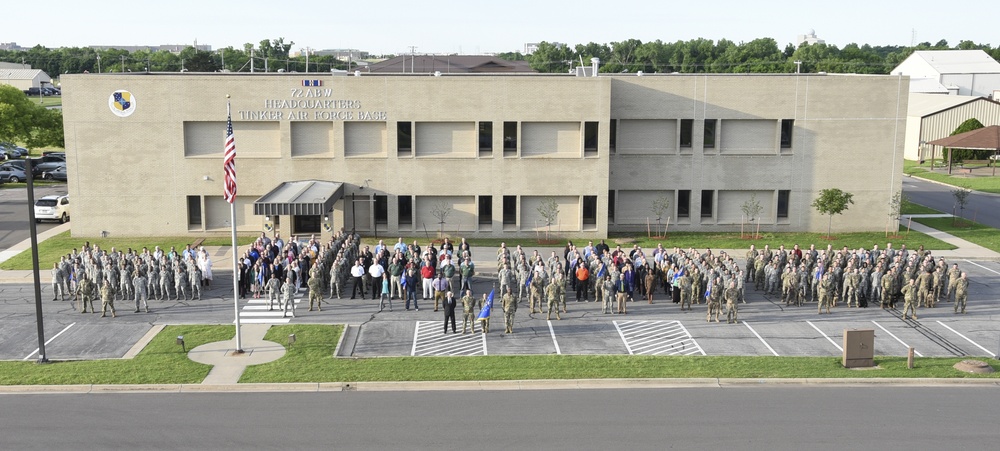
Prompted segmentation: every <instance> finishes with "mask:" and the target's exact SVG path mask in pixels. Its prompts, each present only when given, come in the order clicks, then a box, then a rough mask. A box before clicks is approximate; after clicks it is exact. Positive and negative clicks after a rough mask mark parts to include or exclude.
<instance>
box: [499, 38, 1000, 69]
mask: <svg viewBox="0 0 1000 451" xmlns="http://www.w3.org/2000/svg"><path fill="white" fill-rule="evenodd" d="M976 49H980V50H983V51H985V52H986V53H987V54H989V55H990V56H992V57H993V59H995V60H1000V46H998V47H991V46H990V45H989V44H976V43H974V42H972V41H961V42H960V43H958V45H955V46H950V45H949V44H948V41H946V40H943V39H942V40H940V41H938V42H937V43H935V44H931V43H930V42H922V43H920V44H918V45H916V46H872V45H868V44H864V45H858V44H854V43H852V44H847V45H845V46H844V47H843V48H838V47H837V46H836V45H831V44H813V45H810V44H802V45H800V46H798V47H796V46H794V45H792V44H788V45H786V46H785V47H784V49H782V48H780V47H779V45H778V43H777V41H775V40H774V39H772V38H759V39H754V40H752V41H750V42H741V43H738V44H737V43H735V42H733V41H730V40H728V39H720V40H719V41H712V40H711V39H703V38H698V39H691V40H688V41H676V42H663V41H661V40H655V41H650V42H642V41H640V40H638V39H628V40H624V41H617V42H611V43H606V44H598V43H595V42H590V43H587V44H576V45H574V46H570V45H564V44H554V43H550V42H542V43H540V44H539V45H538V50H537V51H535V52H534V53H532V54H530V55H523V54H521V53H520V52H511V53H502V54H500V55H498V56H499V57H501V58H503V59H507V60H517V61H527V62H528V63H529V64H530V65H531V67H532V68H533V69H535V70H537V71H539V72H554V73H559V72H566V71H569V70H570V69H571V68H572V67H576V66H580V65H581V64H582V65H584V66H589V65H590V59H591V58H600V60H601V67H600V72H605V73H619V72H623V73H627V72H631V73H634V72H638V71H643V72H645V73H672V72H681V73H788V72H795V71H796V69H798V70H799V71H801V72H830V73H858V74H888V73H889V71H891V70H892V69H893V68H895V67H896V66H897V65H899V63H901V62H903V60H905V59H906V58H907V57H909V56H910V54H912V53H913V52H914V51H915V50H976ZM796 61H798V62H800V66H799V67H798V68H797V67H796V63H795V62H796Z"/></svg>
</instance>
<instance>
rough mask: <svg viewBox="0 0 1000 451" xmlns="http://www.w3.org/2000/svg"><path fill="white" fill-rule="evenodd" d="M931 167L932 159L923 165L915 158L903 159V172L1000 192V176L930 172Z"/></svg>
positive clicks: (971, 187) (956, 184) (957, 184)
mask: <svg viewBox="0 0 1000 451" xmlns="http://www.w3.org/2000/svg"><path fill="white" fill-rule="evenodd" d="M928 168H930V161H929V160H928V161H927V162H925V163H924V164H923V165H921V164H920V163H919V162H917V161H913V160H903V173H904V174H908V175H912V176H914V177H920V178H924V179H927V180H934V181H937V182H942V183H947V184H949V185H954V186H962V187H965V188H968V189H971V190H973V191H983V192H986V193H1000V176H997V177H968V176H963V175H959V174H958V172H961V171H954V170H953V171H952V175H948V174H942V173H937V172H928Z"/></svg>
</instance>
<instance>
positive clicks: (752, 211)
mask: <svg viewBox="0 0 1000 451" xmlns="http://www.w3.org/2000/svg"><path fill="white" fill-rule="evenodd" d="M740 210H743V215H744V216H746V217H747V220H748V221H750V226H751V227H753V221H754V219H759V218H760V213H761V212H762V211H764V207H762V206H761V205H760V201H759V200H757V193H753V194H750V198H749V199H747V201H746V202H743V205H742V206H740ZM758 235H760V221H757V232H756V233H754V239H757V238H758Z"/></svg>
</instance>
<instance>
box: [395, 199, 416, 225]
mask: <svg viewBox="0 0 1000 451" xmlns="http://www.w3.org/2000/svg"><path fill="white" fill-rule="evenodd" d="M396 213H397V214H398V215H399V225H413V198H412V197H410V196H399V197H397V198H396Z"/></svg>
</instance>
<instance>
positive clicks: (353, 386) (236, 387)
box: [0, 378, 1000, 394]
mask: <svg viewBox="0 0 1000 451" xmlns="http://www.w3.org/2000/svg"><path fill="white" fill-rule="evenodd" d="M786 386H800V387H805V386H810V387H990V386H995V387H1000V379H996V378H951V379H930V378H914V379H908V378H886V379H882V378H872V379H867V378H831V379H815V378H801V379H795V378H792V379H716V378H695V379H573V380H514V381H420V382H413V381H411V382H406V381H404V382H307V383H262V384H210V385H203V384H132V385H106V384H91V385H87V384H83V385H3V386H0V394H43V393H44V394H53V393H65V394H91V393H279V392H280V393H291V392H303V393H316V392H341V391H359V392H402V391H532V390H614V389H637V388H638V389H677V388H727V387H731V388H745V387H786Z"/></svg>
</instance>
